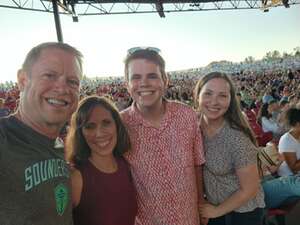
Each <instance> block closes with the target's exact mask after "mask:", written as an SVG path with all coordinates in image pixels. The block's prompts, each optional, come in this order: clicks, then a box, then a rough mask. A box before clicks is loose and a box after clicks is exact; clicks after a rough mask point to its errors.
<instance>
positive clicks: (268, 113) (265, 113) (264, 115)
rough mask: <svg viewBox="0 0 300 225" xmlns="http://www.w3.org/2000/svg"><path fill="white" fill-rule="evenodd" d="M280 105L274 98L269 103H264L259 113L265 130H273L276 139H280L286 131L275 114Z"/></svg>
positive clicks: (259, 119) (260, 121) (259, 118)
mask: <svg viewBox="0 0 300 225" xmlns="http://www.w3.org/2000/svg"><path fill="white" fill-rule="evenodd" d="M278 107H279V105H278V102H277V101H276V100H275V99H272V100H270V101H269V102H268V103H264V104H263V105H262V107H261V110H260V111H259V113H258V122H259V123H260V124H261V127H262V129H263V131H264V132H269V131H270V132H272V134H273V137H274V138H275V139H279V138H280V136H281V135H282V134H283V133H284V128H283V127H281V126H280V124H279V123H278V122H277V118H276V117H277V116H276V115H275V114H276V113H277V110H278Z"/></svg>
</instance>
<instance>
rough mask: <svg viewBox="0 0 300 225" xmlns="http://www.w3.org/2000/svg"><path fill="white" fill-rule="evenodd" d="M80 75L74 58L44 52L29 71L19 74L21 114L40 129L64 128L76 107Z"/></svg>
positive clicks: (46, 50) (53, 52) (65, 54)
mask: <svg viewBox="0 0 300 225" xmlns="http://www.w3.org/2000/svg"><path fill="white" fill-rule="evenodd" d="M80 75H81V70H80V66H79V63H78V61H77V60H76V58H75V56H74V55H73V54H71V53H68V52H65V51H63V50H60V49H56V48H49V49H44V50H43V51H42V52H41V55H40V57H39V58H38V59H37V61H36V62H35V63H34V64H33V65H32V68H31V70H30V71H28V72H26V71H23V70H20V71H19V73H18V85H19V88H20V90H21V92H22V93H21V98H22V101H21V103H20V104H21V106H20V107H21V108H20V111H21V114H24V116H25V117H26V118H27V119H29V120H31V122H32V123H35V124H39V125H40V126H46V127H47V126H52V125H54V126H62V125H63V124H64V123H65V122H66V121H67V120H68V119H69V118H70V116H71V115H72V113H73V112H74V111H75V109H76V107H77V104H78V96H79V80H80Z"/></svg>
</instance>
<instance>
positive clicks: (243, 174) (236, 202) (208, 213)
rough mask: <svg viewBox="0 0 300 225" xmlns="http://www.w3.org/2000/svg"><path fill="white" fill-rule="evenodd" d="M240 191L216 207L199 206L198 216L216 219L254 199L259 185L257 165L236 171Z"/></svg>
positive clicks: (208, 205) (209, 205)
mask: <svg viewBox="0 0 300 225" xmlns="http://www.w3.org/2000/svg"><path fill="white" fill-rule="evenodd" d="M236 173H237V176H238V179H239V182H240V189H239V190H237V191H236V192H235V193H233V194H232V195H231V196H230V197H229V198H228V199H226V200H225V201H224V202H223V203H221V204H220V205H218V206H214V205H212V204H204V205H201V206H200V214H201V216H202V217H206V218H216V217H219V216H222V215H225V214H226V213H229V212H231V211H233V210H234V209H237V208H239V207H240V206H242V205H243V204H245V203H246V202H247V201H249V200H250V199H251V198H253V197H255V196H256V194H257V192H258V190H259V185H260V180H259V175H258V171H257V165H256V164H251V165H247V166H246V167H243V168H240V169H237V170H236Z"/></svg>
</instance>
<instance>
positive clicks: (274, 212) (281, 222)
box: [264, 200, 300, 225]
mask: <svg viewBox="0 0 300 225" xmlns="http://www.w3.org/2000/svg"><path fill="white" fill-rule="evenodd" d="M299 202H300V200H296V201H294V202H292V203H290V204H287V205H284V206H280V207H279V208H273V209H268V211H267V217H268V218H270V217H275V219H276V221H277V224H278V225H285V216H286V215H287V214H288V213H289V212H291V211H292V209H293V208H294V207H295V206H296V205H297V204H298V203H299ZM268 218H266V220H265V221H264V224H265V225H267V224H268V222H267V221H268Z"/></svg>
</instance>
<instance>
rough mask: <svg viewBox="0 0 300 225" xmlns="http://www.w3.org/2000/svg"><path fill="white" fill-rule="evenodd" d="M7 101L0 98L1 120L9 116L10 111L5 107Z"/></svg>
mask: <svg viewBox="0 0 300 225" xmlns="http://www.w3.org/2000/svg"><path fill="white" fill-rule="evenodd" d="M4 103H5V100H4V99H3V98H0V118H1V117H5V116H8V115H9V109H8V108H6V107H5V106H4Z"/></svg>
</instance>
